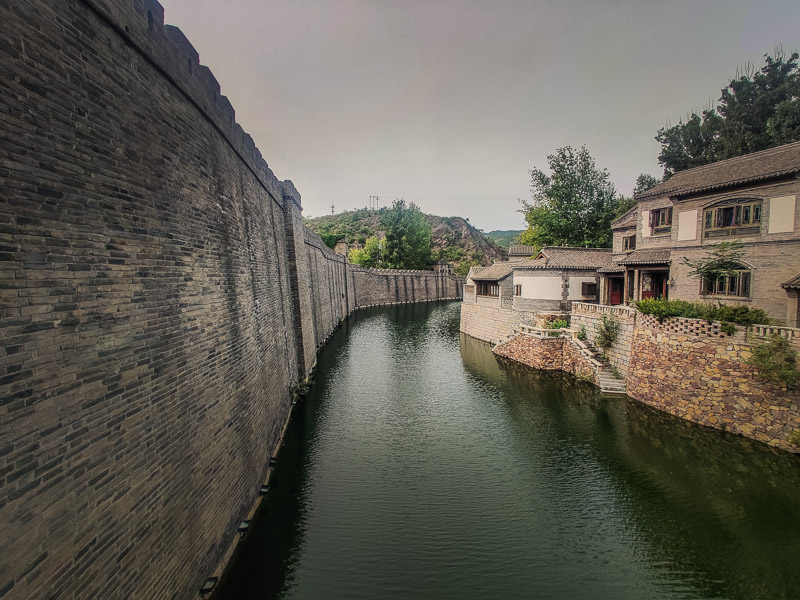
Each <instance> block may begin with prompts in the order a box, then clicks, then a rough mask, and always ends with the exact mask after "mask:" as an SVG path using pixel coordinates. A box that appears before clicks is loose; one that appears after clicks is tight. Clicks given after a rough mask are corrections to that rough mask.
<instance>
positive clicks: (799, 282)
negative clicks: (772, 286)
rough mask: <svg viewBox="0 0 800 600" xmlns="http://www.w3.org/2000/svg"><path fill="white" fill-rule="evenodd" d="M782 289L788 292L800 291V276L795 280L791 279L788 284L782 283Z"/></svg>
mask: <svg viewBox="0 0 800 600" xmlns="http://www.w3.org/2000/svg"><path fill="white" fill-rule="evenodd" d="M781 287H782V288H784V289H787V290H797V289H800V275H798V276H797V277H795V278H794V279H790V280H789V281H787V282H786V283H782V284H781Z"/></svg>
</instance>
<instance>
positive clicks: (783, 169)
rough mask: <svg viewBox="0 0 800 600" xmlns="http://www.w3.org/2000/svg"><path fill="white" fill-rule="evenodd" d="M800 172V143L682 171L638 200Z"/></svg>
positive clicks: (696, 191)
mask: <svg viewBox="0 0 800 600" xmlns="http://www.w3.org/2000/svg"><path fill="white" fill-rule="evenodd" d="M798 172H800V142H794V143H791V144H784V145H783V146H778V147H777V148H770V149H768V150H761V151H760V152H753V153H752V154H745V155H744V156H737V157H736V158H729V159H728V160H722V161H719V162H715V163H712V164H710V165H703V166H702V167H695V168H694V169H687V170H686V171H679V172H678V173H675V175H673V176H672V177H670V178H669V179H668V180H667V181H665V182H664V183H660V184H658V185H657V186H655V187H653V188H650V189H649V190H647V191H646V192H644V193H642V194H639V195H638V196H637V197H636V198H637V199H642V198H652V197H654V196H686V195H689V194H694V193H698V192H704V191H707V190H713V189H717V188H725V187H733V186H737V185H743V184H746V183H753V182H756V181H763V180H765V179H774V178H777V177H783V176H787V175H792V174H794V173H798Z"/></svg>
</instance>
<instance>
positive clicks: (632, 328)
mask: <svg viewBox="0 0 800 600" xmlns="http://www.w3.org/2000/svg"><path fill="white" fill-rule="evenodd" d="M465 310H466V311H472V312H474V311H475V308H474V306H472V305H467V304H462V322H461V327H462V331H464V329H465V324H466V326H467V327H468V328H469V324H470V323H474V322H475V316H474V315H471V316H470V317H469V318H466V319H465V318H464V317H463V313H464V311H465ZM604 317H605V318H608V319H613V320H615V321H616V322H617V323H618V326H619V329H618V335H617V338H616V339H615V341H614V343H613V344H612V345H611V347H609V348H608V349H607V351H606V353H607V360H608V362H609V363H610V365H611V367H613V369H614V370H615V371H616V373H618V375H619V376H620V378H621V379H622V380H623V381H624V383H625V385H626V387H627V392H626V393H627V395H628V396H629V397H631V398H633V399H635V400H637V401H639V402H642V403H644V404H647V405H649V406H652V407H654V408H657V409H659V410H662V411H664V412H667V413H669V414H672V415H675V416H677V417H680V418H682V419H686V420H689V421H692V422H695V423H699V424H701V425H704V426H707V427H713V428H715V429H721V430H724V431H729V432H731V433H736V434H738V435H742V436H745V437H748V438H751V439H754V440H757V441H759V442H763V443H765V444H768V445H770V446H774V447H776V448H780V449H781V450H786V451H788V452H793V453H800V447H798V446H796V445H794V444H793V443H792V442H790V441H789V438H790V437H791V436H792V435H793V434H794V433H795V432H796V431H800V390H799V389H789V388H787V386H786V385H784V384H782V383H780V382H776V381H771V380H768V379H765V378H763V377H761V376H760V375H759V373H758V372H757V371H756V369H755V368H754V367H753V366H751V365H750V364H749V363H748V359H749V358H750V356H752V351H753V348H754V347H755V346H757V345H759V344H762V343H764V342H765V341H766V340H767V339H768V338H769V336H771V335H781V336H784V337H786V338H787V339H788V340H789V343H790V345H792V346H793V347H795V348H800V330H796V329H789V328H776V327H767V326H753V327H751V328H745V327H742V326H739V327H737V328H736V331H734V332H733V334H730V335H729V334H728V333H725V332H724V331H722V329H721V324H720V323H718V322H713V323H708V322H706V321H703V320H699V319H684V318H678V317H674V318H670V319H665V320H664V322H663V323H659V322H658V320H656V319H655V318H654V317H652V316H650V315H643V314H640V313H638V312H636V311H635V310H633V309H631V308H627V307H608V306H599V305H595V304H584V303H574V304H573V308H572V313H571V327H570V329H569V331H568V333H565V334H557V335H558V337H556V338H550V337H548V336H546V335H544V336H536V335H531V334H529V333H524V332H521V329H522V328H520V327H517V328H515V330H514V332H513V333H512V334H511V335H509V336H507V337H506V338H505V339H501V341H500V343H498V344H497V345H496V347H495V350H494V351H495V353H496V354H499V355H502V356H505V357H506V358H509V359H511V360H516V361H518V362H520V363H522V364H525V365H528V366H530V367H533V368H536V369H545V370H561V371H565V372H568V373H572V374H574V375H576V376H578V377H580V378H582V379H586V380H589V381H592V382H593V383H597V379H598V372H599V368H598V366H597V364H593V362H592V360H591V355H589V356H587V354H586V352H585V351H582V349H581V348H580V346H581V345H580V344H579V343H578V342H577V340H576V337H575V336H576V335H577V333H578V332H579V331H581V330H583V331H584V332H585V333H586V335H587V338H588V340H589V341H590V342H591V341H593V338H594V335H595V331H596V329H597V326H598V323H600V322H601V320H602V319H603V318H604ZM483 326H484V327H485V322H484V324H483ZM471 331H472V332H479V333H480V332H481V331H482V330H481V329H474V328H473V329H472V330H471ZM464 332H465V333H467V334H470V331H464ZM562 335H563V337H562Z"/></svg>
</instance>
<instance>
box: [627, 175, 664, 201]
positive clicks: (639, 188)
mask: <svg viewBox="0 0 800 600" xmlns="http://www.w3.org/2000/svg"><path fill="white" fill-rule="evenodd" d="M659 183H661V180H660V179H659V178H658V177H653V176H652V175H650V174H649V173H641V174H640V175H639V176H638V177H637V178H636V184H635V185H634V186H633V195H634V196H638V195H639V194H642V193H644V192H646V191H647V190H649V189H650V188H654V187H656V186H657V185H658V184H659Z"/></svg>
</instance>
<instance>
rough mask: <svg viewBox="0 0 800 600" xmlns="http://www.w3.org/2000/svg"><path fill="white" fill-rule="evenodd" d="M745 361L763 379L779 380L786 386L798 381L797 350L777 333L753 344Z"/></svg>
mask: <svg viewBox="0 0 800 600" xmlns="http://www.w3.org/2000/svg"><path fill="white" fill-rule="evenodd" d="M747 363H748V364H749V365H751V366H753V367H755V369H756V370H757V371H758V373H759V375H760V376H761V377H763V378H764V379H771V380H773V381H779V382H781V383H783V384H784V385H785V386H786V387H788V388H794V387H796V386H797V383H798V381H800V371H798V370H797V368H796V365H797V352H796V351H795V350H794V349H793V348H792V347H791V346H790V345H789V340H787V339H786V338H784V337H781V336H779V335H771V336H770V338H769V340H768V341H766V342H764V343H763V344H761V345H759V346H754V347H753V356H751V357H750V358H749V359H748V361H747Z"/></svg>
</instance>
